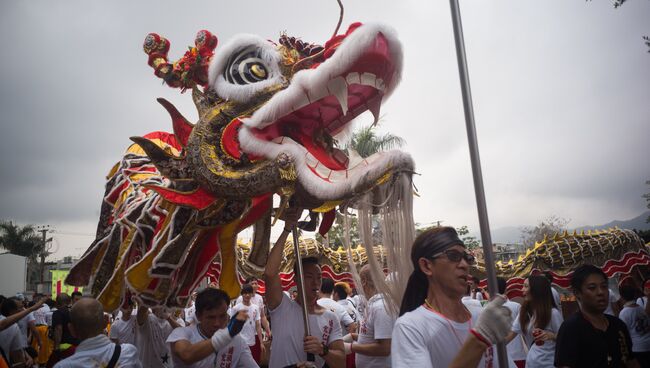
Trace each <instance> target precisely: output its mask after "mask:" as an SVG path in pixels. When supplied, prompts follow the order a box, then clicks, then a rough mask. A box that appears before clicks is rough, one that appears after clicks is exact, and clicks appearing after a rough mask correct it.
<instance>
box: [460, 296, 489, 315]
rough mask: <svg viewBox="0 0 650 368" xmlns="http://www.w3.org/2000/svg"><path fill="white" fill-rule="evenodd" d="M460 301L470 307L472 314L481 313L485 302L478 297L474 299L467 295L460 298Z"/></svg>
mask: <svg viewBox="0 0 650 368" xmlns="http://www.w3.org/2000/svg"><path fill="white" fill-rule="evenodd" d="M460 301H461V302H462V303H463V305H465V307H467V309H469V311H470V312H471V313H472V314H481V311H482V310H483V304H481V302H480V301H479V300H477V299H472V297H471V296H469V295H467V296H464V297H462V298H461V299H460Z"/></svg>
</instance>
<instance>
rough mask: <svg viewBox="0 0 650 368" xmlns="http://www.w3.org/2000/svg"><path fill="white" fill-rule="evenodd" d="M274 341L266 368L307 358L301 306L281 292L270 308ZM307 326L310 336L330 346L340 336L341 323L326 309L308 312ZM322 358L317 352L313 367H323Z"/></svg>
mask: <svg viewBox="0 0 650 368" xmlns="http://www.w3.org/2000/svg"><path fill="white" fill-rule="evenodd" d="M270 312H271V325H272V326H273V341H272V343H271V351H272V353H271V360H270V362H269V367H273V368H276V367H286V366H288V365H291V364H296V363H298V362H304V361H306V360H307V353H305V351H304V350H303V343H302V341H303V339H304V336H305V326H303V322H302V307H301V306H300V305H299V304H298V303H296V302H295V301H293V300H291V298H289V297H288V296H286V295H285V294H284V293H282V302H280V305H278V306H277V307H276V308H275V309H273V310H271V311H270ZM309 329H310V332H311V335H312V336H315V337H316V338H318V340H320V341H321V342H323V343H325V344H326V345H328V346H330V345H331V344H332V343H333V342H334V341H336V340H340V339H341V325H340V323H339V320H338V318H337V317H336V315H335V314H334V313H332V312H330V311H329V310H327V309H326V310H324V311H323V313H322V314H310V315H309ZM324 363H325V361H324V360H323V358H321V357H319V356H318V355H316V362H315V364H316V366H317V367H322V366H323V364H324Z"/></svg>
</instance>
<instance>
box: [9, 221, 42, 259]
mask: <svg viewBox="0 0 650 368" xmlns="http://www.w3.org/2000/svg"><path fill="white" fill-rule="evenodd" d="M0 245H1V246H2V247H3V248H5V249H6V250H8V251H9V252H10V253H13V254H17V255H19V256H23V257H27V258H29V259H30V260H31V261H36V259H37V257H39V256H40V255H41V253H43V252H44V251H45V244H43V240H42V239H41V237H39V236H38V234H37V233H36V230H35V229H34V226H32V225H25V226H18V225H15V224H13V223H12V222H11V221H8V222H2V223H0Z"/></svg>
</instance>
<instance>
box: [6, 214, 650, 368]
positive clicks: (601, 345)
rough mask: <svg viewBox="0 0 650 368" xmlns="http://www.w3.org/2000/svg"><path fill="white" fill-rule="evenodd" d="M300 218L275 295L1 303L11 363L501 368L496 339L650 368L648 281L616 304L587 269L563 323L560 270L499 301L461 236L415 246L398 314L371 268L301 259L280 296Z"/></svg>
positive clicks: (532, 352) (269, 290) (532, 365)
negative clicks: (337, 276) (349, 278)
mask: <svg viewBox="0 0 650 368" xmlns="http://www.w3.org/2000/svg"><path fill="white" fill-rule="evenodd" d="M294 222H295V220H292V219H291V216H290V215H287V216H286V227H285V230H284V231H283V233H282V234H281V235H280V237H279V239H278V240H277V242H276V245H275V246H274V247H273V248H272V250H271V253H270V254H269V257H268V261H267V264H266V268H265V271H264V281H265V284H264V285H265V292H264V297H262V296H261V295H260V294H258V293H257V291H258V287H259V285H258V280H257V279H256V278H249V279H247V280H246V283H245V284H244V285H243V286H242V288H241V295H240V296H239V297H238V298H237V299H236V300H231V299H230V297H229V296H228V294H227V293H225V292H224V291H222V290H220V289H219V288H218V286H217V285H214V284H211V285H209V286H208V287H206V288H204V289H202V290H199V291H197V292H195V293H193V294H192V297H191V301H190V304H189V305H188V306H187V308H185V309H178V310H169V309H167V308H165V307H163V306H154V307H148V306H146V305H144V304H142V303H138V302H137V300H132V299H130V298H126V300H124V302H123V303H122V305H121V307H120V308H119V310H117V311H114V312H112V313H111V314H109V313H106V312H107V311H104V310H103V307H102V304H101V303H99V301H97V300H96V299H93V298H90V297H82V296H81V294H80V293H73V294H72V295H70V296H68V295H67V294H64V293H61V294H59V295H58V296H57V298H56V302H55V303H54V302H53V301H51V300H49V299H48V298H45V297H42V296H39V295H36V296H35V297H34V298H33V300H32V301H31V302H26V300H25V298H24V297H23V296H22V295H17V296H12V297H10V298H2V299H3V300H2V304H1V312H2V316H0V349H1V352H2V357H0V368H2V367H4V366H8V367H35V366H38V367H55V368H64V367H65V368H67V367H102V368H104V367H108V368H114V367H181V368H182V367H197V368H204V367H205V368H208V367H224V368H225V367H246V368H247V367H259V366H269V367H271V368H276V367H277V368H282V367H332V368H335V367H336V368H343V367H359V368H365V367H370V368H372V367H391V366H392V367H418V368H420V367H482V368H483V367H496V366H498V361H499V359H498V358H499V357H498V353H497V349H496V346H495V344H497V343H505V344H507V346H506V350H507V357H505V358H504V359H505V360H506V361H507V362H508V364H509V367H513V368H514V367H517V368H522V367H528V368H536V367H590V368H591V367H650V302H649V300H648V297H649V296H650V281H648V282H647V283H646V284H645V285H644V288H643V291H641V290H639V289H638V288H637V287H636V286H635V285H634V283H632V282H627V283H624V284H623V285H621V286H620V288H619V290H620V295H621V299H622V302H623V308H622V309H620V310H618V308H616V305H617V304H616V303H613V301H617V300H613V299H612V293H611V291H610V290H609V287H608V279H607V276H606V275H605V273H603V271H602V270H600V269H599V268H597V267H595V266H592V265H583V266H580V267H578V268H577V269H576V270H574V272H573V274H572V279H571V288H572V292H573V294H574V295H575V297H576V299H577V301H578V303H579V310H578V311H577V312H576V313H575V314H572V315H569V316H567V318H566V319H564V316H563V313H562V305H561V303H560V298H559V294H558V293H557V291H556V290H555V289H554V288H553V286H552V276H550V274H547V275H544V274H535V275H531V276H529V277H528V278H527V279H526V280H525V282H524V286H523V300H521V301H520V302H519V303H518V302H515V301H512V300H508V299H507V298H506V297H505V296H504V295H505V291H506V281H505V280H503V279H499V280H498V292H499V295H496V296H494V297H493V298H490V295H488V294H487V293H486V292H485V291H484V290H481V289H480V288H479V287H478V280H477V279H476V278H475V277H473V276H471V275H470V269H471V266H472V265H474V264H475V259H474V257H473V255H472V254H471V253H470V252H468V250H467V249H466V248H465V245H464V244H463V242H462V241H461V239H460V238H459V237H458V235H457V233H456V231H455V230H454V229H453V228H450V227H438V228H434V229H431V230H428V231H426V232H424V233H423V234H421V235H420V236H418V238H417V239H416V240H415V242H414V244H413V247H412V253H411V261H412V263H413V268H414V271H413V273H412V274H411V275H410V277H409V280H408V284H407V287H406V289H405V290H404V294H403V297H402V304H401V306H400V310H399V313H397V314H395V313H391V312H390V310H391V309H390V308H388V306H387V305H388V296H387V295H384V294H382V292H380V291H379V290H380V289H381V288H378V287H377V286H376V282H378V280H376V279H373V277H372V272H371V270H370V267H369V266H368V265H366V266H363V267H362V268H361V269H360V271H359V280H360V284H359V285H355V287H356V288H355V289H356V290H355V289H353V288H351V287H350V285H349V284H347V283H335V282H334V281H333V280H331V279H329V278H323V276H322V273H321V268H320V266H319V263H318V259H317V258H304V259H303V260H302V265H303V266H302V267H303V270H302V280H301V282H302V285H303V287H304V290H305V293H304V300H303V298H302V297H301V296H300V294H299V293H297V292H296V290H290V291H289V292H287V291H285V290H283V288H282V283H281V281H280V276H279V275H280V265H281V263H282V260H283V257H284V255H283V253H282V252H283V245H284V244H285V241H286V239H287V236H288V234H289V233H290V230H291V229H292V227H293V225H294ZM294 271H296V270H294ZM381 281H383V280H381ZM355 291H357V292H358V293H357V292H355ZM641 293H643V295H644V296H642V297H639V295H640V294H641ZM614 299H615V298H614ZM303 306H305V307H306V310H307V312H308V318H307V319H308V322H307V323H308V328H309V333H308V334H307V333H305V327H306V326H305V324H304V323H303V318H302V315H303ZM3 364H4V365H3Z"/></svg>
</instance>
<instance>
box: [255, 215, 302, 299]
mask: <svg viewBox="0 0 650 368" xmlns="http://www.w3.org/2000/svg"><path fill="white" fill-rule="evenodd" d="M301 213H302V210H298V209H292V208H288V209H287V210H286V211H285V215H284V217H285V219H284V230H282V234H280V237H279V238H278V240H277V241H276V242H275V245H274V246H273V249H271V253H270V254H269V258H268V260H267V261H266V268H265V269H264V282H265V286H266V303H267V305H268V306H269V309H275V308H277V307H278V305H280V303H281V302H282V283H281V282H280V265H281V264H282V257H283V252H284V245H285V243H286V242H287V237H288V236H289V233H290V232H291V230H292V228H293V226H294V224H295V223H296V221H297V220H298V218H300V214H301Z"/></svg>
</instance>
